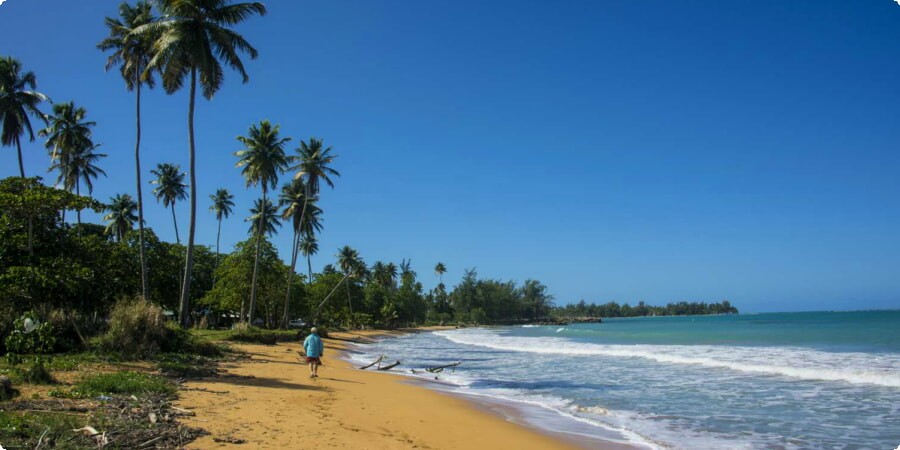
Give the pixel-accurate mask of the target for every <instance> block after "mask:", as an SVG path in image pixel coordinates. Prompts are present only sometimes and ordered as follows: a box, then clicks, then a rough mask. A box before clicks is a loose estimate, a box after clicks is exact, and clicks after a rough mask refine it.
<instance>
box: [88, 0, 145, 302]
mask: <svg viewBox="0 0 900 450" xmlns="http://www.w3.org/2000/svg"><path fill="white" fill-rule="evenodd" d="M119 15H120V16H121V17H122V20H119V19H114V18H112V17H107V18H106V20H105V23H106V26H107V28H109V36H107V37H106V39H104V40H102V41H101V42H100V43H99V44H97V48H98V49H100V50H102V51H109V50H112V52H113V53H112V54H111V55H109V58H107V60H106V70H109V69H111V68H112V67H114V66H116V65H118V66H119V73H120V74H121V75H122V79H123V80H124V81H125V87H126V88H127V89H128V91H129V92H130V91H135V118H136V125H137V126H136V129H135V130H136V131H135V134H136V136H135V142H134V173H135V184H136V187H137V205H138V245H139V247H140V251H139V254H140V259H141V293H142V294H143V296H144V298H145V299H149V298H150V290H149V281H148V279H147V260H146V258H145V257H144V195H143V190H144V188H143V186H142V185H141V86H142V85H145V84H146V85H147V87H148V88H153V85H154V81H155V80H154V79H153V76H152V73H151V72H146V73H145V69H146V68H147V66H148V65H149V64H150V58H151V57H152V55H153V41H154V40H155V38H156V36H153V35H152V34H150V33H146V34H143V35H139V34H137V33H135V32H134V30H135V29H137V28H138V27H141V26H143V25H146V24H148V23H152V22H153V21H154V20H155V18H154V17H153V11H152V7H151V6H150V3H149V2H146V1H139V2H137V4H135V5H134V6H131V5H129V4H128V3H125V2H122V4H120V5H119Z"/></svg>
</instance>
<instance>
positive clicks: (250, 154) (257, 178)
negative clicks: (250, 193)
mask: <svg viewBox="0 0 900 450" xmlns="http://www.w3.org/2000/svg"><path fill="white" fill-rule="evenodd" d="M278 131H279V127H278V125H274V126H273V125H272V124H271V123H269V121H268V120H263V121H261V122H260V123H259V125H256V124H254V125H251V126H250V132H249V133H248V135H247V136H238V138H237V140H238V141H240V142H241V144H244V147H245V148H244V149H243V150H238V151H237V152H235V153H234V155H235V156H237V157H238V162H237V164H236V166H237V167H240V168H241V175H243V176H244V180H246V182H247V186H248V187H249V186H256V185H260V187H262V203H266V200H267V199H266V194H267V193H268V192H269V189H274V188H275V186H276V185H277V184H278V175H279V174H281V173H282V172H284V169H285V168H286V167H287V166H288V157H287V155H285V153H284V146H285V145H286V144H287V143H288V142H289V141H290V140H291V138H282V137H279V136H278ZM260 212H261V214H260V216H259V228H260V229H265V228H264V227H263V222H264V221H265V220H266V212H267V211H266V208H261V209H260ZM261 244H262V235H261V234H260V233H257V235H256V257H255V258H254V261H253V281H252V282H251V287H250V310H249V311H248V314H247V316H248V321H249V322H250V323H251V324H252V323H253V311H254V309H255V307H256V278H257V271H258V270H259V250H260V245H261Z"/></svg>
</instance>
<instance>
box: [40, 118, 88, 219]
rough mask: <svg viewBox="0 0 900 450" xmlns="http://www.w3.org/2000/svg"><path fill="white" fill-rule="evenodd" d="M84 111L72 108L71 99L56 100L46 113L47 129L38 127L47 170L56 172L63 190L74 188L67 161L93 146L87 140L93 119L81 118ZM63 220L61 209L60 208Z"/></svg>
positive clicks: (79, 213) (76, 181)
mask: <svg viewBox="0 0 900 450" xmlns="http://www.w3.org/2000/svg"><path fill="white" fill-rule="evenodd" d="M85 116H87V110H86V109H84V108H82V107H75V103H74V102H68V103H57V104H55V105H53V114H52V115H50V116H47V120H48V124H47V128H44V129H43V130H40V131H39V132H38V134H39V135H40V136H42V137H46V138H47V142H46V143H45V144H44V146H45V147H46V148H47V150H49V151H50V163H51V165H50V169H49V171H52V170H54V169H56V170H58V171H59V176H58V178H57V180H56V184H57V185H59V184H61V185H62V187H63V189H65V190H67V191H69V192H73V191H77V190H78V178H77V177H75V176H73V175H75V171H73V170H72V169H71V167H70V166H71V161H72V158H73V157H74V155H75V153H77V152H80V151H86V150H87V149H93V148H94V142H93V141H92V140H91V133H92V132H91V128H93V127H94V126H95V125H96V122H92V121H89V120H85ZM63 219H64V220H65V211H63ZM78 222H79V223H81V211H79V212H78Z"/></svg>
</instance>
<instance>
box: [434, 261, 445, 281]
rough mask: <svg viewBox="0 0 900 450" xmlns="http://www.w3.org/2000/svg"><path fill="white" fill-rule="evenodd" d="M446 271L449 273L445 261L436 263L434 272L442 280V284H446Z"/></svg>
mask: <svg viewBox="0 0 900 450" xmlns="http://www.w3.org/2000/svg"><path fill="white" fill-rule="evenodd" d="M445 273H447V266H445V265H444V263H442V262H438V263H437V264H435V265H434V274H435V275H437V276H438V278H439V279H440V280H441V284H444V274H445Z"/></svg>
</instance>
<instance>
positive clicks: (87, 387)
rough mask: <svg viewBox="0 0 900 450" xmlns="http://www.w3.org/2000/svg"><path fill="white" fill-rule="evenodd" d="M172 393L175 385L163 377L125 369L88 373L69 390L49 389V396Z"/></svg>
mask: <svg viewBox="0 0 900 450" xmlns="http://www.w3.org/2000/svg"><path fill="white" fill-rule="evenodd" d="M174 393H175V386H174V385H173V384H172V383H171V382H170V381H168V380H166V379H165V378H163V377H160V376H158V375H150V374H147V373H142V372H132V371H129V370H125V371H121V372H110V373H98V374H94V375H88V376H86V377H84V378H82V379H81V380H80V381H79V382H78V383H76V384H75V386H73V387H72V388H71V389H69V390H61V389H57V390H52V391H50V396H51V397H58V398H60V397H61V398H92V397H98V396H101V395H124V396H128V395H134V396H142V395H147V394H163V395H172V394H174Z"/></svg>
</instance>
